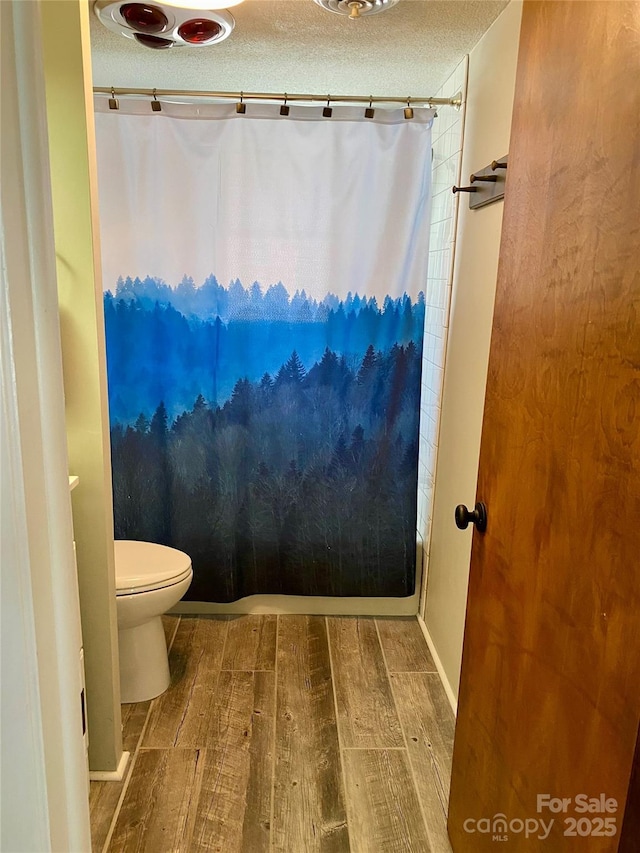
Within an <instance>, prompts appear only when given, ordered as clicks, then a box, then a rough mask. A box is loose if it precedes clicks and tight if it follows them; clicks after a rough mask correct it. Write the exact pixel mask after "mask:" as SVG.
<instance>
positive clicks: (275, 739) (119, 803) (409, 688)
mask: <svg viewBox="0 0 640 853" xmlns="http://www.w3.org/2000/svg"><path fill="white" fill-rule="evenodd" d="M164 622H165V632H166V634H167V643H168V645H169V646H170V654H169V659H170V664H171V673H172V681H171V686H170V687H169V689H168V690H167V691H166V693H164V694H163V695H162V696H159V697H158V698H157V699H154V700H152V701H151V702H141V703H138V704H136V705H123V737H124V748H125V750H129V751H130V752H131V756H132V760H131V761H130V764H129V770H128V773H127V776H126V778H125V780H124V781H123V782H119V783H115V782H92V783H91V795H90V807H91V824H92V827H91V829H92V841H93V850H94V853H99V851H104V853H116V851H118V853H138V851H149V853H196V851H205V850H208V851H215V853H267V852H268V851H269V853H275V851H278V853H347V851H352V853H429V851H431V853H450V850H451V847H450V846H449V842H448V839H447V833H446V825H445V821H446V818H445V815H446V808H447V802H448V797H449V779H450V776H451V754H452V748H453V732H454V717H453V713H452V711H451V707H450V705H449V702H448V700H447V697H446V694H445V692H444V689H443V687H442V684H441V682H440V679H439V677H438V675H437V673H436V668H435V665H434V663H433V659H432V658H431V655H430V654H429V650H428V648H427V645H426V643H425V641H424V638H423V636H422V632H421V631H420V627H419V625H418V623H417V621H416V620H415V619H414V618H396V617H394V618H387V619H380V618H378V619H374V618H362V617H361V618H356V617H324V616H238V617H213V616H212V617H207V616H197V617H190V616H182V617H171V616H169V617H165V620H164Z"/></svg>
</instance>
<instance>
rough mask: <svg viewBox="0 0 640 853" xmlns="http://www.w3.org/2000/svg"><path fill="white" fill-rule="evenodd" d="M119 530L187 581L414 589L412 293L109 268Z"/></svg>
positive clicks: (246, 588) (223, 596)
mask: <svg viewBox="0 0 640 853" xmlns="http://www.w3.org/2000/svg"><path fill="white" fill-rule="evenodd" d="M104 310H105V324H106V337H107V361H108V380H109V405H110V418H111V441H112V465H113V488H114V512H115V532H116V537H117V538H127V539H141V540H150V541H155V542H160V543H164V544H167V545H172V546H173V547H176V548H179V549H181V550H183V551H185V552H186V553H188V554H189V555H190V556H191V558H192V561H193V567H194V580H193V583H192V585H191V588H190V590H189V592H188V594H187V598H188V599H190V600H196V601H218V602H226V601H232V600H235V599H238V598H241V597H243V596H246V595H250V594H253V593H256V592H260V593H286V594H300V595H339V596H381V595H385V596H407V595H411V594H412V593H413V592H414V584H415V559H416V544H415V541H416V491H417V469H418V428H419V423H418V422H419V409H420V406H419V402H420V399H419V398H420V371H421V359H422V336H423V325H424V296H423V294H422V293H420V294H419V295H418V298H417V300H416V301H415V303H414V302H412V300H411V299H410V297H409V296H408V295H407V294H406V293H405V294H403V295H402V296H401V297H399V298H395V299H394V298H392V297H391V296H387V297H386V298H385V299H384V302H383V304H382V305H379V304H378V302H377V301H376V299H375V298H374V297H371V298H367V297H366V296H365V295H358V294H355V295H352V294H348V295H347V297H346V298H345V299H343V300H341V299H339V298H338V297H336V296H334V295H333V294H331V293H327V295H326V296H325V297H324V299H322V300H321V301H319V300H317V299H314V298H310V297H308V296H307V295H306V293H305V292H304V291H302V292H298V291H296V292H295V293H294V294H293V296H291V295H290V294H289V293H288V292H287V290H286V288H285V287H284V286H283V285H282V284H281V283H277V284H274V285H268V286H266V287H263V286H262V285H261V284H260V283H259V282H254V283H253V284H251V285H250V286H248V287H245V286H244V284H243V283H242V282H241V281H239V280H236V281H233V282H232V283H231V284H230V285H229V286H228V287H225V286H222V285H221V284H219V283H218V281H217V280H216V278H215V276H213V275H211V276H210V277H209V278H208V279H207V280H206V281H205V282H204V283H203V284H202V285H200V286H196V284H195V283H194V281H193V279H191V278H189V277H186V276H185V278H184V279H183V280H182V282H181V283H180V284H179V285H178V286H177V287H175V288H174V287H170V286H168V285H167V284H165V283H164V282H162V281H160V280H158V279H155V278H151V277H148V278H146V279H144V280H141V279H139V278H136V279H133V280H132V279H131V278H127V279H126V280H123V279H120V280H119V281H118V283H117V286H116V289H115V294H113V293H112V292H110V291H107V292H106V293H105V295H104Z"/></svg>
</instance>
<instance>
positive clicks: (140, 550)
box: [114, 539, 192, 596]
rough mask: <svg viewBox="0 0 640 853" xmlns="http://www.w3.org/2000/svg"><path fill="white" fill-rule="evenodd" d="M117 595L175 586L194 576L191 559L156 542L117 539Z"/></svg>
mask: <svg viewBox="0 0 640 853" xmlns="http://www.w3.org/2000/svg"><path fill="white" fill-rule="evenodd" d="M114 552H115V564H116V595H117V596H121V595H135V594H138V593H142V592H152V591H153V590H156V589H164V588H165V587H169V586H174V585H175V584H178V583H180V582H181V581H183V580H185V579H186V578H188V577H190V575H191V572H192V569H191V558H190V557H189V556H188V555H187V554H184V553H183V552H182V551H178V550H177V549H176V548H170V547H169V546H168V545H158V544H156V543H155V542H136V541H134V540H131V539H116V541H115V542H114Z"/></svg>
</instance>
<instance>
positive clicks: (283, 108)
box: [280, 92, 289, 116]
mask: <svg viewBox="0 0 640 853" xmlns="http://www.w3.org/2000/svg"><path fill="white" fill-rule="evenodd" d="M280 115H281V116H288V115H289V107H288V105H287V93H286V92H285V93H284V104H283V105H282V106H281V107H280Z"/></svg>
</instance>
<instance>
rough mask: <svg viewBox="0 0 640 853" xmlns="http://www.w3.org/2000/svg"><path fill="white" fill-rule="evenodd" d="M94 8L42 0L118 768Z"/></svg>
mask: <svg viewBox="0 0 640 853" xmlns="http://www.w3.org/2000/svg"><path fill="white" fill-rule="evenodd" d="M89 14H90V10H89V7H88V4H87V3H86V2H84V0H46V2H44V3H42V16H43V24H44V45H43V48H44V49H43V59H44V69H45V83H46V97H47V111H48V123H49V126H48V135H49V147H50V163H51V184H52V193H53V219H54V229H55V242H56V257H57V262H58V263H57V275H58V299H59V313H60V327H61V336H62V354H63V359H64V391H65V413H66V426H67V445H68V451H69V464H70V471H71V473H72V474H75V475H78V476H79V477H80V485H79V486H78V488H77V489H75V490H74V493H73V513H74V522H75V538H76V545H77V553H78V576H79V581H80V605H81V610H82V636H83V640H84V653H85V670H86V679H87V706H88V707H87V710H88V716H89V761H90V765H91V769H92V770H94V771H104V772H109V771H115V770H116V769H117V768H118V767H119V765H120V761H121V758H122V732H121V718H120V682H119V669H118V645H117V639H118V634H117V621H116V592H115V568H114V562H113V560H114V557H113V510H112V497H111V456H110V447H109V428H108V410H107V378H106V360H105V343H104V317H103V311H102V280H101V277H100V243H99V228H98V227H97V223H98V211H97V174H96V172H97V168H96V161H95V134H94V126H93V99H92V92H91V89H92V80H91V67H90V56H89Z"/></svg>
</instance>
